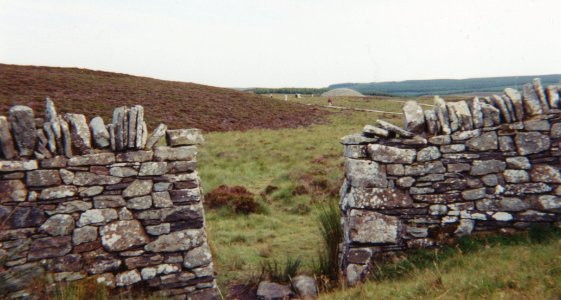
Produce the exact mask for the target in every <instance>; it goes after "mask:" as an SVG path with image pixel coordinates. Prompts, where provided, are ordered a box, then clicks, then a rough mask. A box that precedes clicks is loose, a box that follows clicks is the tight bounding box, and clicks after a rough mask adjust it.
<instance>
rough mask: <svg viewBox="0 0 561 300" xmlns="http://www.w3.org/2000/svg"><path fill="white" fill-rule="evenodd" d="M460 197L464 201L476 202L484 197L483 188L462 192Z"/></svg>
mask: <svg viewBox="0 0 561 300" xmlns="http://www.w3.org/2000/svg"><path fill="white" fill-rule="evenodd" d="M462 197H463V198H464V199H465V200H477V199H482V198H483V197H485V188H478V189H471V190H465V191H462Z"/></svg>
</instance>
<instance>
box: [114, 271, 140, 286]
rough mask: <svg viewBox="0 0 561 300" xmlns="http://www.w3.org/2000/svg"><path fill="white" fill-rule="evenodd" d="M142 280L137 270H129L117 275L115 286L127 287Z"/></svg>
mask: <svg viewBox="0 0 561 300" xmlns="http://www.w3.org/2000/svg"><path fill="white" fill-rule="evenodd" d="M141 280H142V277H141V276H140V272H138V270H130V271H125V272H122V273H119V274H117V276H116V277H115V285H116V286H128V285H131V284H135V283H137V282H139V281H141Z"/></svg>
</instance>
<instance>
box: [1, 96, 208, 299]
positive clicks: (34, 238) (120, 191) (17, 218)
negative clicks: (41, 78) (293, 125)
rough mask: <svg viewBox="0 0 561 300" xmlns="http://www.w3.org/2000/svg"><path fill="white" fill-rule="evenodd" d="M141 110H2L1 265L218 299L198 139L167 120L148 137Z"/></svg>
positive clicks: (18, 288) (12, 288)
mask: <svg viewBox="0 0 561 300" xmlns="http://www.w3.org/2000/svg"><path fill="white" fill-rule="evenodd" d="M143 111H144V110H143V108H142V106H133V107H131V108H127V107H119V108H117V109H115V111H114V113H113V119H112V122H111V123H110V124H108V125H105V124H104V121H103V119H101V118H99V117H96V118H93V119H92V120H91V121H90V122H89V123H88V122H87V120H86V117H85V116H84V115H80V114H70V113H68V114H65V115H64V116H62V115H59V114H57V112H56V109H55V106H54V103H53V102H52V101H50V100H49V99H47V106H46V113H45V116H44V119H41V118H35V115H34V112H33V110H32V109H31V108H29V107H26V106H14V107H12V108H11V109H10V110H9V115H8V117H7V118H6V117H4V116H0V153H1V160H0V257H2V258H3V259H4V260H5V261H2V260H0V261H2V262H3V265H2V266H0V271H3V272H12V273H13V274H18V271H22V270H29V269H30V268H32V267H33V268H44V269H46V270H47V271H48V273H49V274H50V275H49V276H50V277H52V278H53V279H54V281H74V280H79V279H82V278H85V277H95V278H97V281H98V282H100V283H103V284H106V285H107V286H109V287H111V288H124V287H139V288H141V289H145V290H147V291H155V292H158V293H159V294H161V295H164V296H174V297H176V298H179V299H181V298H186V297H189V298H192V299H212V298H214V297H215V295H216V284H215V279H214V271H213V265H212V257H211V253H210V250H209V247H208V243H207V238H206V234H205V227H204V226H205V220H204V213H203V206H202V202H201V189H200V180H199V177H198V175H197V172H196V154H197V149H196V145H198V144H201V143H202V142H203V141H204V140H203V137H202V135H201V132H200V131H199V130H197V129H180V130H167V128H166V126H165V125H164V124H160V125H159V126H158V127H157V128H156V129H155V130H154V131H153V132H152V134H149V133H148V130H147V128H146V123H145V122H144V113H143ZM164 136H165V138H166V141H165V144H166V145H165V146H160V145H158V144H163V142H161V140H163V138H164ZM12 281H13V282H11V283H9V284H8V288H6V289H5V290H3V291H2V294H4V293H11V294H12V296H25V294H26V291H25V289H24V288H25V282H22V280H21V279H18V278H17V276H16V277H15V278H14V279H13V280H12ZM4 295H5V294H4Z"/></svg>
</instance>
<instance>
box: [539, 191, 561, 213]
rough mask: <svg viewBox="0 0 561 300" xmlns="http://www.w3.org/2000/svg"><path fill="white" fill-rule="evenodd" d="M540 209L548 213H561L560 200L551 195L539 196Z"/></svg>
mask: <svg viewBox="0 0 561 300" xmlns="http://www.w3.org/2000/svg"><path fill="white" fill-rule="evenodd" d="M537 202H538V205H539V207H540V209H542V210H545V211H548V212H556V213H560V212H561V198H559V197H557V196H553V195H541V196H539V197H538V201H537Z"/></svg>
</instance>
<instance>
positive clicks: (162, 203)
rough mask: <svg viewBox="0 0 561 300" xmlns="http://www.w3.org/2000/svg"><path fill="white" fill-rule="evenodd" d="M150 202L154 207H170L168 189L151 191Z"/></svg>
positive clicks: (171, 202) (171, 204)
mask: <svg viewBox="0 0 561 300" xmlns="http://www.w3.org/2000/svg"><path fill="white" fill-rule="evenodd" d="M152 202H153V204H154V207H158V208H162V207H172V206H173V201H171V198H170V195H169V192H168V191H162V192H154V193H152Z"/></svg>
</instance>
